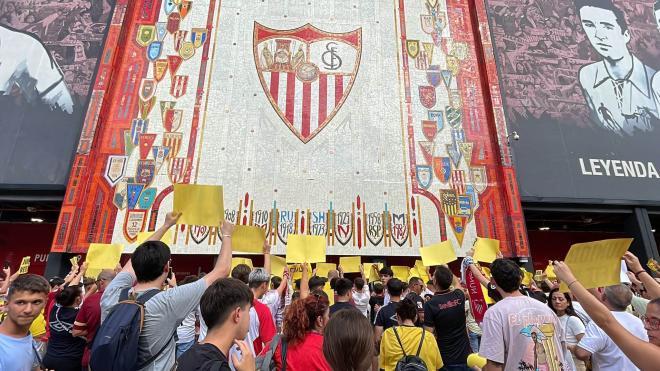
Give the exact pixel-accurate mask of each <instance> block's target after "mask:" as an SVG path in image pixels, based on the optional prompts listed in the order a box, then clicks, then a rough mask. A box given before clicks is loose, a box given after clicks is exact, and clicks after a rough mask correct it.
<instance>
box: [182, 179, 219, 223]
mask: <svg viewBox="0 0 660 371" xmlns="http://www.w3.org/2000/svg"><path fill="white" fill-rule="evenodd" d="M173 211H174V212H180V213H183V214H182V215H181V217H180V218H179V221H178V223H179V224H188V225H206V226H211V227H214V226H219V225H220V224H221V223H222V221H223V220H224V218H225V216H224V214H225V207H224V205H223V198H222V186H215V185H199V184H174V206H173Z"/></svg>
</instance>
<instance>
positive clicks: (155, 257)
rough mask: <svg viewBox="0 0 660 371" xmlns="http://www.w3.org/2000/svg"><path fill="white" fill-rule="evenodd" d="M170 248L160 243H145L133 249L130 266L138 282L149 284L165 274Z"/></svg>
mask: <svg viewBox="0 0 660 371" xmlns="http://www.w3.org/2000/svg"><path fill="white" fill-rule="evenodd" d="M169 261H170V248H169V247H168V246H167V245H166V244H165V243H163V242H161V241H146V242H143V243H142V244H140V246H138V247H137V249H135V252H134V253H133V256H131V264H132V265H133V270H134V271H135V277H136V278H137V281H138V282H149V281H153V280H155V279H156V278H158V277H160V275H162V274H163V273H164V272H165V266H166V265H167V262H169Z"/></svg>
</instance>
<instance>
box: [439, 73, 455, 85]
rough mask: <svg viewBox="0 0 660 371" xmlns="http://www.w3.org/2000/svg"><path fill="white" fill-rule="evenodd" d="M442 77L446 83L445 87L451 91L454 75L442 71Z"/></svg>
mask: <svg viewBox="0 0 660 371" xmlns="http://www.w3.org/2000/svg"><path fill="white" fill-rule="evenodd" d="M440 75H441V76H442V81H443V82H444V83H445V87H446V88H447V89H449V88H450V87H451V81H452V79H453V78H454V75H452V73H451V71H450V70H442V71H440Z"/></svg>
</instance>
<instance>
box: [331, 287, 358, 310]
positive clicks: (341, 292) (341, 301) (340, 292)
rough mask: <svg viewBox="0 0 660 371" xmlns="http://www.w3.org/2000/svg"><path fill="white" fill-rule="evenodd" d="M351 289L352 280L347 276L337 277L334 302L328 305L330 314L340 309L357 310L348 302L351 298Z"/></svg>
mask: <svg viewBox="0 0 660 371" xmlns="http://www.w3.org/2000/svg"><path fill="white" fill-rule="evenodd" d="M351 289H353V282H351V280H349V279H347V278H339V279H338V280H337V281H336V282H335V292H336V293H337V296H336V298H335V304H333V305H331V306H330V316H332V315H333V314H334V313H335V312H338V311H340V310H342V309H355V310H357V308H355V306H354V305H352V304H351V303H349V301H350V300H351Z"/></svg>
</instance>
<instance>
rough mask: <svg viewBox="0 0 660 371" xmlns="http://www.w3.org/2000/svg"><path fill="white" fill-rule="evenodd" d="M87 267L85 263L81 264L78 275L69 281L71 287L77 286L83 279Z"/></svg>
mask: <svg viewBox="0 0 660 371" xmlns="http://www.w3.org/2000/svg"><path fill="white" fill-rule="evenodd" d="M87 265H88V263H87V262H84V263H82V265H81V266H80V271H78V274H76V276H75V277H73V279H72V280H71V283H70V285H71V286H78V285H79V284H80V280H81V279H82V278H83V276H84V275H85V273H87Z"/></svg>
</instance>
